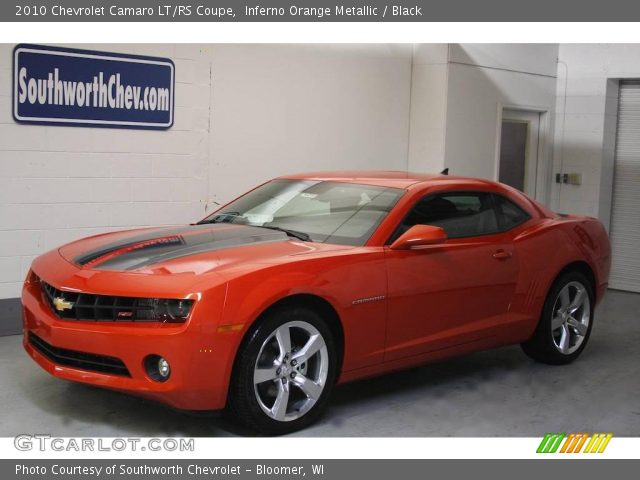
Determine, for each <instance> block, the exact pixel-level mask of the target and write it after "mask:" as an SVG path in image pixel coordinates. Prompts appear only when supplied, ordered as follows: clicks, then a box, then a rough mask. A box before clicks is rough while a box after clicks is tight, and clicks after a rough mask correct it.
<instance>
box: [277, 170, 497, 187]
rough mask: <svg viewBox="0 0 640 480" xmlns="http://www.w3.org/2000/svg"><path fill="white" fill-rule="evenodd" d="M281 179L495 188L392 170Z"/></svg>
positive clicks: (473, 180) (479, 181) (484, 183)
mask: <svg viewBox="0 0 640 480" xmlns="http://www.w3.org/2000/svg"><path fill="white" fill-rule="evenodd" d="M279 178H282V179H295V180H318V181H333V182H345V183H360V184H366V185H374V186H379V187H387V188H402V189H406V190H408V189H410V188H412V187H415V186H424V185H425V184H430V185H435V184H438V185H447V184H450V185H458V186H461V185H463V186H464V187H468V188H473V187H474V186H495V185H496V182H492V181H490V180H484V179H480V178H469V177H459V176H454V175H442V174H429V173H415V172H402V171H393V170H355V171H331V172H312V173H298V174H294V175H283V176H282V177H279Z"/></svg>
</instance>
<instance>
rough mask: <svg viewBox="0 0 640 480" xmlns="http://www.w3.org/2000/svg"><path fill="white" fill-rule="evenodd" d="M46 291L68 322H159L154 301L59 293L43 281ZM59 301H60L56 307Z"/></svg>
mask: <svg viewBox="0 0 640 480" xmlns="http://www.w3.org/2000/svg"><path fill="white" fill-rule="evenodd" d="M40 285H41V286H42V291H43V292H44V296H45V297H46V299H47V303H48V304H49V307H51V310H52V311H53V313H55V314H56V315H57V316H58V317H59V318H64V319H67V320H95V321H100V322H156V321H158V320H157V318H156V317H155V313H154V308H155V307H154V304H153V300H154V299H150V298H136V297H116V296H111V295H94V294H91V293H77V292H68V291H64V290H58V289H57V288H55V287H54V286H52V285H49V284H48V283H46V282H44V281H43V280H42V279H40ZM55 302H58V305H57V306H56V304H55Z"/></svg>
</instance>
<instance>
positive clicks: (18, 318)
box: [0, 298, 22, 337]
mask: <svg viewBox="0 0 640 480" xmlns="http://www.w3.org/2000/svg"><path fill="white" fill-rule="evenodd" d="M21 308H22V307H21V304H20V299H19V298H3V299H0V337H3V336H6V335H20V334H21V333H22V313H21V311H20V309H21Z"/></svg>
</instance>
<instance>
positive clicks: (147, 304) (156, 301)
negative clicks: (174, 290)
mask: <svg viewBox="0 0 640 480" xmlns="http://www.w3.org/2000/svg"><path fill="white" fill-rule="evenodd" d="M191 307H193V300H170V299H165V298H141V299H138V319H140V320H152V321H153V320H155V321H157V322H169V323H180V322H184V321H185V320H186V319H187V317H189V313H191Z"/></svg>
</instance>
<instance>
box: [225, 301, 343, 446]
mask: <svg viewBox="0 0 640 480" xmlns="http://www.w3.org/2000/svg"><path fill="white" fill-rule="evenodd" d="M336 370H337V355H336V346H335V341H334V339H333V335H332V334H331V330H330V329H329V328H328V327H327V325H326V323H325V322H324V320H323V319H322V317H321V316H320V315H318V314H317V313H316V312H314V311H312V310H309V309H306V308H285V309H278V310H275V311H273V312H270V313H269V314H267V315H266V316H265V318H263V319H262V321H260V322H259V324H258V325H257V327H255V328H254V329H253V331H252V332H251V333H250V334H249V336H248V340H247V341H246V342H244V344H243V345H242V346H241V348H240V350H239V352H238V357H237V361H236V367H235V369H234V377H233V379H232V385H231V388H230V406H231V409H232V411H233V413H235V415H236V416H237V417H238V418H239V419H240V420H241V421H242V422H243V423H244V424H245V425H247V426H248V427H250V428H252V429H254V430H257V431H259V432H261V433H264V434H268V435H280V434H284V433H289V432H293V431H296V430H299V429H301V428H305V427H306V426H307V425H309V424H311V423H312V422H314V421H315V420H316V419H317V418H318V416H319V415H320V414H321V413H322V410H323V408H324V406H325V404H326V402H327V399H328V397H329V394H330V391H331V389H332V387H333V384H334V383H335V379H336Z"/></svg>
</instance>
